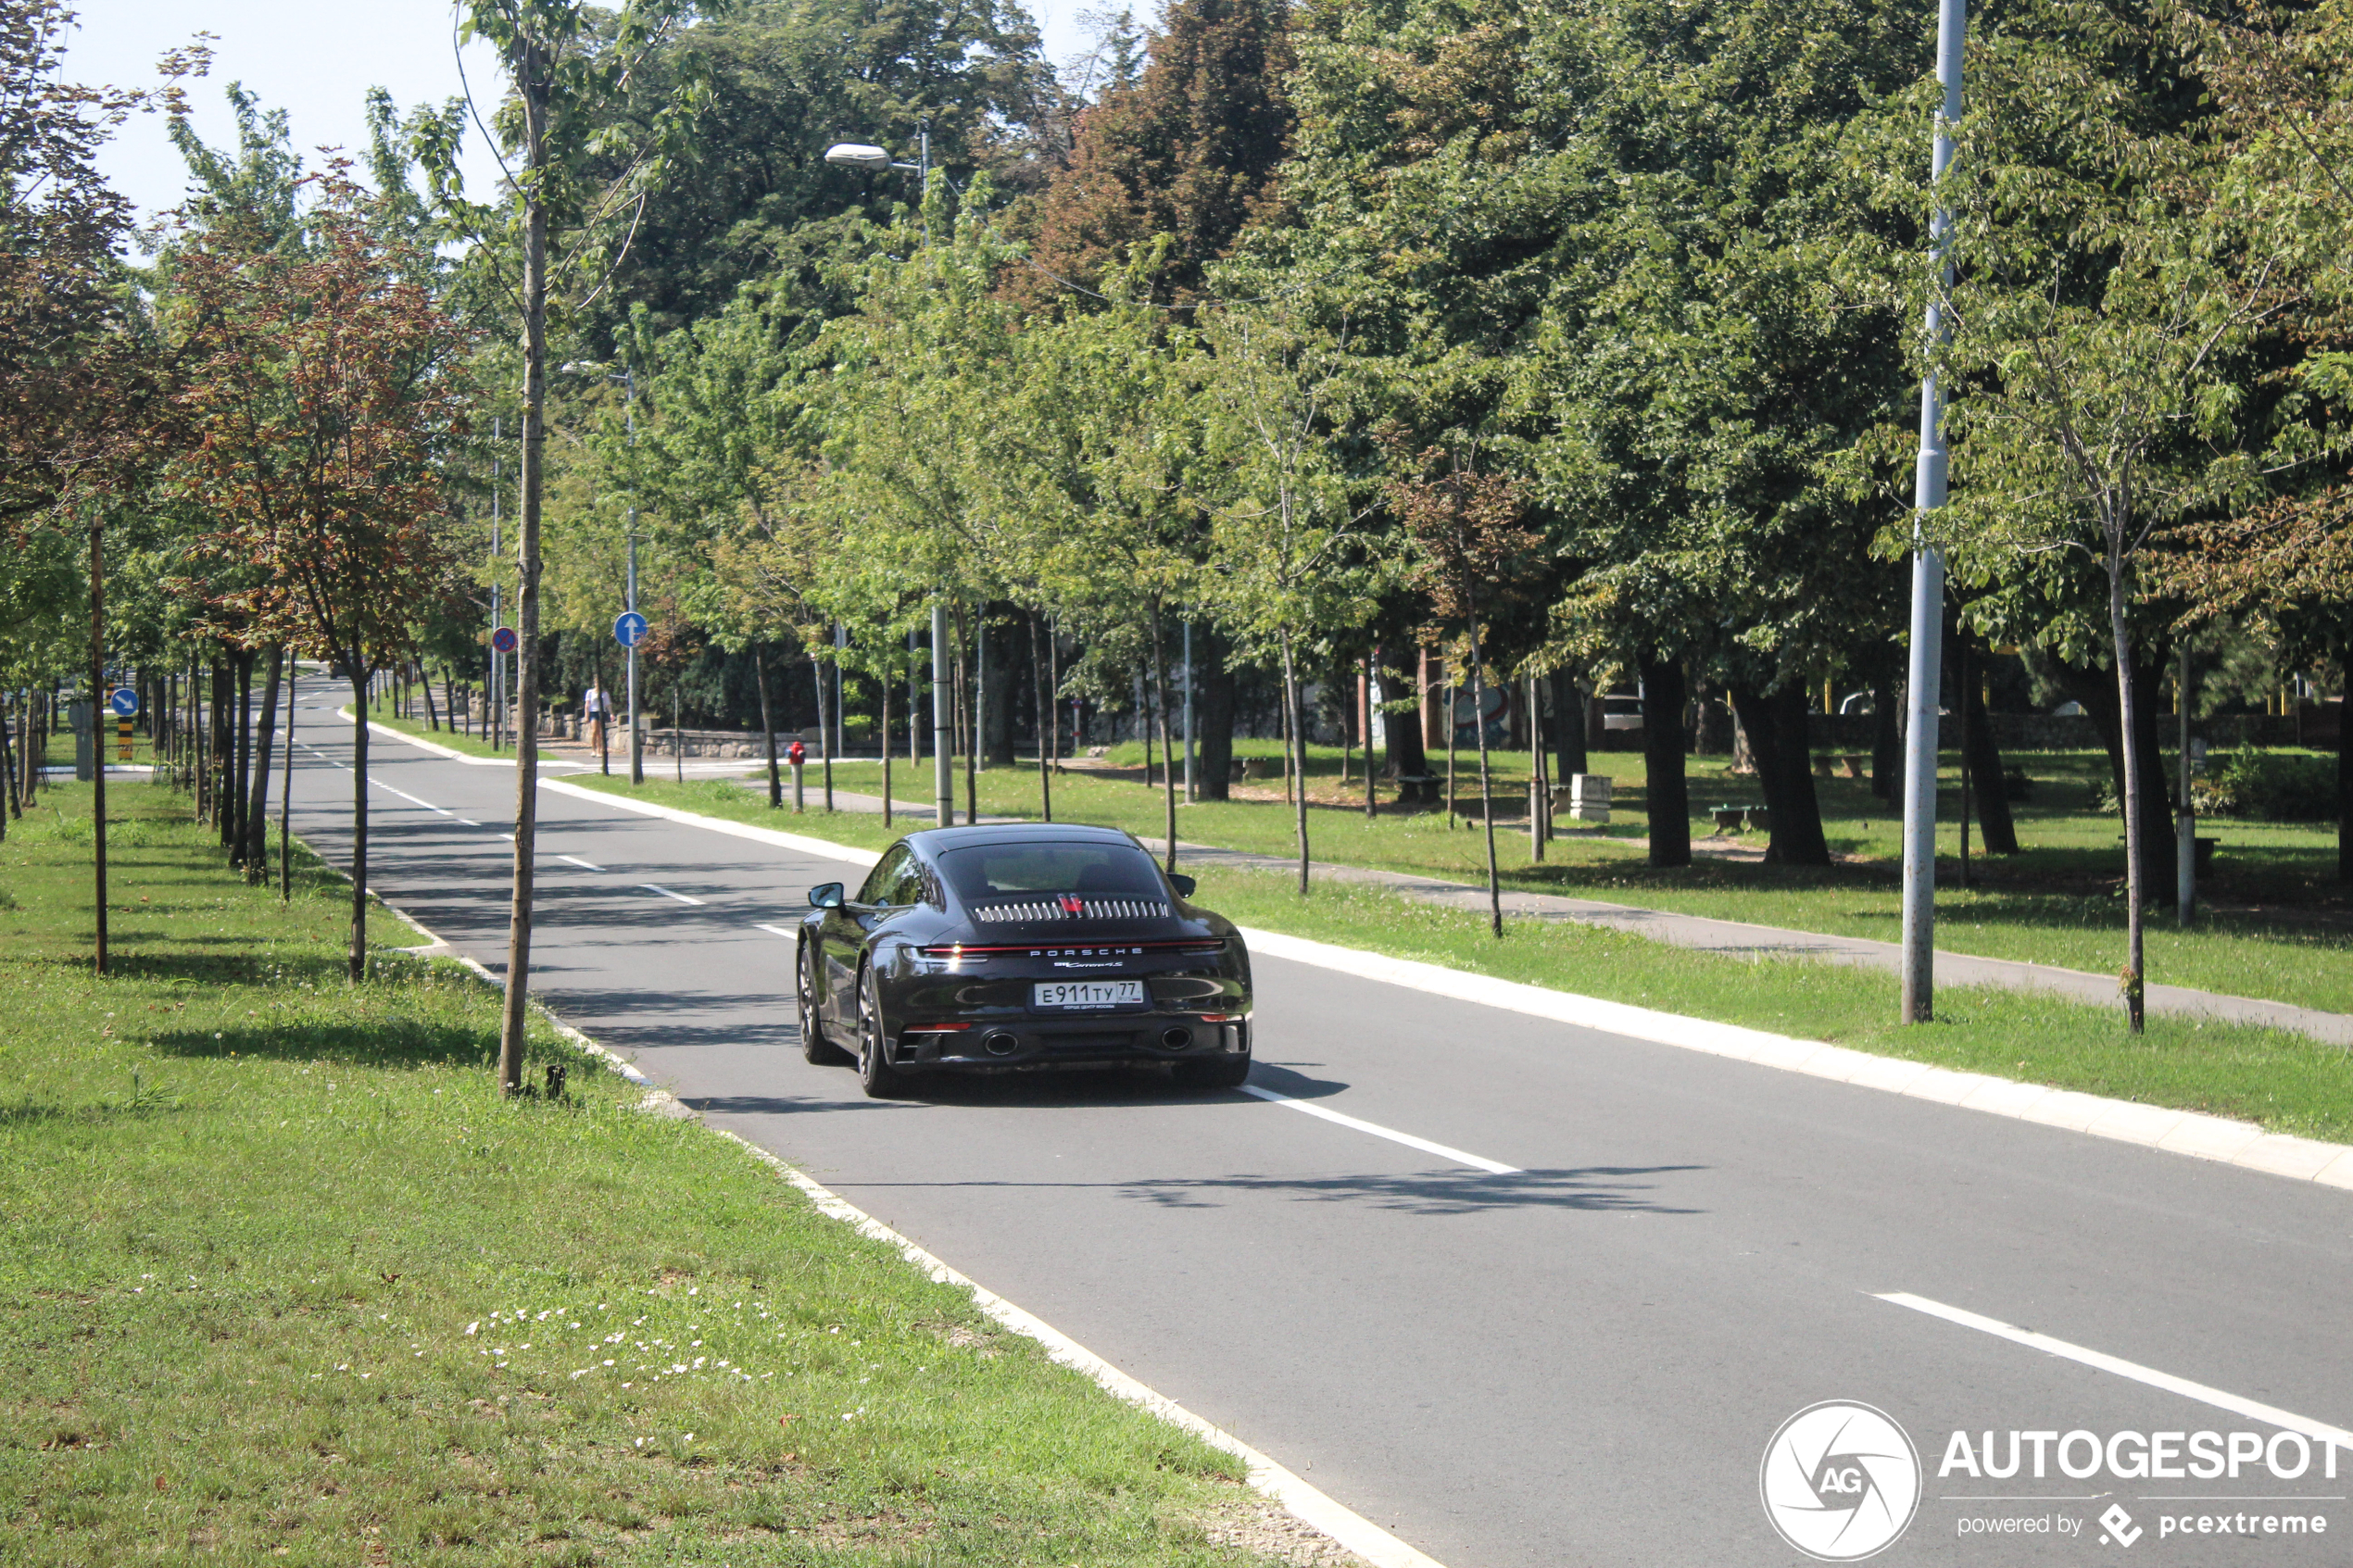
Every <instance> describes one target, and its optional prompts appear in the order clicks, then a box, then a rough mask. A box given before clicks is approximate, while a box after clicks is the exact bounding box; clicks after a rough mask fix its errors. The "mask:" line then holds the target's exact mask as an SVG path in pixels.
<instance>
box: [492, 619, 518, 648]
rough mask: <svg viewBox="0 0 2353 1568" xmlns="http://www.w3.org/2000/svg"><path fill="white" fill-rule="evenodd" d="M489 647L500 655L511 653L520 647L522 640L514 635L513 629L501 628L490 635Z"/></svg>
mask: <svg viewBox="0 0 2353 1568" xmlns="http://www.w3.org/2000/svg"><path fill="white" fill-rule="evenodd" d="M490 646H492V647H494V648H497V650H498V651H499V652H500V653H512V652H514V651H515V649H517V648H518V647H521V646H522V638H521V637H518V636H516V635H515V629H514V628H513V627H511V626H501V627H499V628H498V630H497V631H496V632H493V633H490Z"/></svg>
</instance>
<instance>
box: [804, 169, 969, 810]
mask: <svg viewBox="0 0 2353 1568" xmlns="http://www.w3.org/2000/svg"><path fill="white" fill-rule="evenodd" d="M919 135H920V138H921V139H920V140H919V141H918V143H917V144H916V145H917V147H918V149H919V150H918V152H917V154H916V161H914V162H913V163H905V162H901V161H900V160H899V159H897V158H894V157H891V156H890V154H889V152H888V151H887V150H886V149H884V148H882V147H877V146H875V145H873V144H870V143H865V142H837V143H835V144H833V145H832V146H830V147H827V148H826V149H825V161H826V162H827V163H830V164H833V165H835V166H836V167H837V168H841V169H862V170H864V171H865V172H867V173H869V174H884V173H887V172H889V171H890V170H891V169H901V170H904V171H906V172H908V173H911V174H913V175H915V176H917V177H918V178H919V179H920V180H921V181H922V190H923V194H925V196H929V195H930V194H931V127H930V126H929V125H928V124H926V125H925V126H924V127H922V129H921V131H920V132H919ZM947 652H948V604H947V601H946V600H944V599H936V600H934V601H933V602H932V607H931V756H932V805H933V810H934V813H935V818H936V820H937V822H938V824H939V825H940V826H941V827H952V826H953V825H955V822H956V769H955V765H954V764H953V763H952V762H951V761H950V759H949V753H950V752H951V751H953V750H954V749H955V746H956V743H955V737H954V736H953V735H952V734H950V729H951V727H952V725H953V723H954V714H955V711H956V709H955V698H954V697H953V696H950V693H949V690H948V665H947ZM818 722H820V723H823V722H824V714H822V713H820V714H819V715H818ZM912 727H913V722H912V719H911V720H910V721H909V728H910V729H911V730H912ZM978 729H979V725H978V724H977V723H976V722H975V725H974V730H975V736H976V735H977V732H978ZM884 744H885V745H887V744H889V743H888V741H887V740H886V741H885V743H884ZM975 744H977V742H976V741H975Z"/></svg>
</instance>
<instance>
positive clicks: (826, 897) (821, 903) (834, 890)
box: [809, 882, 841, 909]
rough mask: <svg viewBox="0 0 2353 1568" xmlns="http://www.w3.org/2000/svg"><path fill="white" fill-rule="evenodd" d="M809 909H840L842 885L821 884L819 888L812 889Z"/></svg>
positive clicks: (836, 883) (835, 883)
mask: <svg viewBox="0 0 2353 1568" xmlns="http://www.w3.org/2000/svg"><path fill="white" fill-rule="evenodd" d="M809 907H810V908H811V909H840V908H841V884H840V883H838V882H826V883H820V884H818V885H817V886H815V887H812V888H811V889H810V890H809Z"/></svg>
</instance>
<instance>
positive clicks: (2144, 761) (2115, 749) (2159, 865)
mask: <svg viewBox="0 0 2353 1568" xmlns="http://www.w3.org/2000/svg"><path fill="white" fill-rule="evenodd" d="M2053 664H2054V667H2055V672H2056V673H2057V676H2058V679H2059V684H2061V685H2062V686H2063V687H2064V688H2065V689H2066V691H2067V694H2068V695H2069V696H2071V697H2073V698H2074V699H2075V700H2076V701H2077V702H2079V703H2082V705H2083V710H2084V712H2086V713H2088V714H2089V715H2091V719H2092V724H2093V727H2094V728H2095V729H2096V730H2097V731H2098V732H2099V736H2100V744H2101V745H2102V746H2104V747H2105V748H2106V749H2107V751H2108V787H2109V789H2110V790H2111V791H2112V792H2113V793H2114V796H2115V799H2116V802H2117V813H2118V817H2119V820H2121V818H2122V815H2123V802H2124V775H2125V761H2124V757H2125V750H2124V725H2123V722H2122V721H2121V718H2120V713H2119V709H2118V706H2117V704H2118V702H2119V701H2120V698H2119V696H2118V694H2119V693H2120V691H2121V690H2122V689H2123V686H2124V683H2122V682H2120V681H2119V680H2118V679H2116V678H2115V677H2114V676H2112V675H2109V674H2107V673H2104V672H2103V671H2098V670H2079V669H2077V668H2076V667H2075V666H2073V665H2071V664H2066V663H2061V662H2058V661H2057V660H2054V661H2053ZM2131 684H2132V690H2133V700H2134V701H2135V702H2136V703H2137V704H2138V705H2139V708H2140V712H2139V714H2138V715H2137V719H2138V721H2137V722H2136V723H2135V724H2134V725H2133V729H2134V731H2135V732H2136V734H2135V736H2134V738H2135V740H2136V741H2137V743H2138V745H2137V746H2136V748H2135V752H2136V755H2137V756H2138V758H2139V759H2140V767H2139V776H2140V788H2141V797H2142V798H2143V799H2144V800H2159V801H2162V800H2166V799H2168V798H2169V794H2168V789H2167V784H2166V779H2165V768H2164V761H2163V758H2162V756H2161V754H2160V753H2159V751H2158V743H2157V711H2156V696H2155V694H2156V693H2157V691H2158V686H2159V680H2158V672H2157V671H2156V670H2155V669H2153V668H2152V667H2150V666H2149V665H2146V664H2142V663H2138V662H2135V664H2134V666H2133V681H2132V683H2131ZM2142 838H2143V842H2142V844H2141V852H2140V854H2139V856H2138V857H2137V858H2136V859H2138V861H2139V864H2140V873H2141V886H2142V888H2143V889H2144V890H2146V889H2149V888H2167V887H2171V886H2172V885H2173V874H2174V865H2173V851H2174V845H2173V835H2172V834H2170V833H2159V834H2143V835H2142ZM2127 842H2128V843H2129V842H2130V839H2129V835H2128V839H2127Z"/></svg>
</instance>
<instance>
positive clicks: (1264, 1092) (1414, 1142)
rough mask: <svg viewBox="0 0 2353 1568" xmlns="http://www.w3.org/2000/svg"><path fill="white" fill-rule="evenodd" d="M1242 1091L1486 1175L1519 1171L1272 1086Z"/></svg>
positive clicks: (1244, 1088) (1504, 1174)
mask: <svg viewBox="0 0 2353 1568" xmlns="http://www.w3.org/2000/svg"><path fill="white" fill-rule="evenodd" d="M1242 1093H1244V1094H1246V1095H1252V1096H1255V1097H1256V1098H1259V1099H1263V1100H1265V1101H1266V1102H1267V1103H1269V1104H1271V1105H1280V1106H1287V1107H1289V1108H1290V1110H1303V1111H1305V1112H1306V1113H1307V1114H1308V1115H1310V1116H1318V1117H1321V1118H1323V1120H1325V1121H1327V1122H1335V1123H1339V1124H1340V1126H1343V1127H1353V1128H1354V1129H1355V1130H1356V1131H1357V1132H1360V1133H1370V1134H1372V1135H1373V1136H1375V1137H1377V1138H1387V1139H1388V1140H1389V1141H1390V1142H1391V1143H1402V1144H1403V1145H1404V1146H1405V1147H1406V1148H1418V1149H1420V1150H1421V1151H1422V1152H1423V1153H1424V1154H1435V1155H1437V1156H1438V1157H1439V1158H1440V1159H1441V1160H1453V1161H1454V1162H1455V1163H1456V1164H1458V1165H1468V1166H1471V1167H1472V1168H1474V1169H1476V1170H1480V1171H1484V1172H1486V1173H1488V1174H1490V1175H1493V1176H1516V1175H1518V1174H1519V1173H1520V1170H1519V1167H1518V1166H1516V1165H1506V1164H1504V1162H1503V1161H1502V1160H1489V1159H1485V1158H1484V1157H1482V1156H1479V1155H1476V1154H1466V1153H1464V1152H1463V1151H1462V1150H1461V1149H1459V1148H1449V1147H1448V1146H1446V1145H1445V1144H1442V1143H1432V1142H1430V1140H1429V1139H1428V1138H1417V1137H1416V1136H1415V1135H1413V1134H1411V1133H1401V1132H1399V1131H1398V1130H1397V1129H1396V1128H1394V1127H1384V1126H1382V1125H1380V1124H1379V1123H1377V1122H1362V1121H1359V1120H1357V1119H1356V1118H1355V1117H1353V1116H1343V1115H1341V1114H1340V1112H1339V1111H1337V1110H1325V1109H1324V1108H1323V1107H1322V1106H1320V1105H1314V1104H1311V1103H1309V1102H1308V1101H1306V1100H1303V1099H1293V1098H1291V1097H1290V1096H1289V1095H1278V1094H1277V1093H1276V1092H1275V1091H1274V1090H1272V1089H1262V1088H1260V1087H1259V1086H1258V1085H1255V1084H1244V1085H1242Z"/></svg>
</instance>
